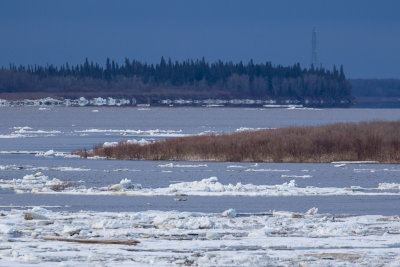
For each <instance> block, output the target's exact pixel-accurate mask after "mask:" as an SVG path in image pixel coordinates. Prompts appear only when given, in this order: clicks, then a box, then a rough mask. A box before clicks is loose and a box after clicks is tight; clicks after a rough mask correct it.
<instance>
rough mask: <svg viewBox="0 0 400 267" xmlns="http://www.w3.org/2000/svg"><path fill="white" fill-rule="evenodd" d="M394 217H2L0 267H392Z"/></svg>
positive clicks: (15, 212) (38, 213) (31, 213)
mask: <svg viewBox="0 0 400 267" xmlns="http://www.w3.org/2000/svg"><path fill="white" fill-rule="evenodd" d="M399 223H400V219H399V217H398V216H380V215H365V216H340V215H331V214H319V213H318V209H317V208H311V209H310V210H309V211H307V212H304V213H294V212H287V211H267V212H265V213H261V214H248V213H237V212H236V211H235V209H229V210H226V211H225V212H222V213H196V212H177V211H143V212H92V211H81V212H67V211H58V212H57V211H51V210H47V209H44V208H41V207H34V208H32V209H11V210H4V211H1V216H0V239H1V240H2V241H3V242H1V245H0V265H1V266H29V265H32V264H36V265H40V266H54V265H59V264H60V262H62V266H73V265H82V263H84V264H88V265H89V266H90V265H98V264H101V265H102V266H150V265H151V266H154V265H156V266H160V265H162V266H166V265H193V266H261V265H265V264H267V265H271V266H276V265H279V266H303V265H304V266H327V265H329V266H364V265H365V266H377V265H385V266H398V265H399V264H400V256H399V254H400V252H399V247H400V245H399V241H398V236H399V233H400V228H399Z"/></svg>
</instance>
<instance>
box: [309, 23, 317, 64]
mask: <svg viewBox="0 0 400 267" xmlns="http://www.w3.org/2000/svg"><path fill="white" fill-rule="evenodd" d="M311 47H312V51H311V64H312V65H313V66H314V68H316V67H317V66H318V59H317V29H316V28H315V27H314V29H313V31H312V40H311Z"/></svg>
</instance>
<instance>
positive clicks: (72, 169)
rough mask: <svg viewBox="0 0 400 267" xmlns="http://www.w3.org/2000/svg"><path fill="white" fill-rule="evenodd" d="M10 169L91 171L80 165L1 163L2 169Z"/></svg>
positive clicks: (0, 167)
mask: <svg viewBox="0 0 400 267" xmlns="http://www.w3.org/2000/svg"><path fill="white" fill-rule="evenodd" d="M8 170H21V171H62V172H74V171H77V172H86V171H90V169H87V168H79V167H39V166H38V167H35V166H31V165H15V164H11V165H0V171H8Z"/></svg>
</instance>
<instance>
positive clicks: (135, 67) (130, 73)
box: [0, 57, 351, 104]
mask: <svg viewBox="0 0 400 267" xmlns="http://www.w3.org/2000/svg"><path fill="white" fill-rule="evenodd" d="M24 92H25V93H32V92H49V93H53V94H56V95H59V96H71V95H73V94H77V93H86V95H87V94H88V93H89V94H90V93H93V95H95V94H98V93H102V94H107V95H109V96H121V95H124V96H142V97H148V98H150V99H153V98H155V99H157V98H165V97H167V98H168V97H171V98H176V97H180V98H235V97H252V98H265V99H267V98H271V99H279V98H285V99H297V100H300V101H304V100H305V99H311V100H324V101H325V102H329V103H332V104H334V103H340V102H342V103H344V102H348V103H349V102H351V85H350V83H349V81H348V80H347V79H346V77H345V74H344V71H343V66H340V67H339V68H336V66H334V67H333V70H327V69H324V68H322V67H321V68H314V67H313V66H311V68H302V67H300V64H295V65H293V66H288V67H284V66H281V65H276V66H274V65H272V63H271V62H266V63H257V64H256V63H254V62H253V61H252V60H251V61H250V62H248V63H247V64H244V63H243V62H239V63H233V62H223V61H217V62H214V63H209V62H206V61H205V59H204V58H203V59H201V60H186V61H181V62H178V61H174V62H173V61H172V60H171V59H168V60H165V59H164V58H163V57H162V58H161V61H160V63H158V64H155V65H154V64H147V63H142V62H140V61H137V60H130V59H125V61H124V63H123V64H119V63H118V62H115V61H114V60H110V59H107V60H106V64H105V66H101V65H99V64H98V63H94V62H89V60H88V59H86V60H85V62H84V63H83V64H78V65H70V64H68V63H66V64H64V65H61V66H55V65H46V66H38V65H33V66H32V65H28V66H15V65H10V66H9V67H7V68H5V67H3V68H2V69H1V70H0V93H24Z"/></svg>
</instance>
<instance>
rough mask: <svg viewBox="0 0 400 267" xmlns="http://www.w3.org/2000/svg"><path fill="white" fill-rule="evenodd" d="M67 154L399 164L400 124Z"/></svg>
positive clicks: (199, 138)
mask: <svg viewBox="0 0 400 267" xmlns="http://www.w3.org/2000/svg"><path fill="white" fill-rule="evenodd" d="M73 153H74V154H77V155H80V156H81V157H93V156H99V157H106V158H114V159H128V160H176V161H230V162H287V163H291V162H310V163H311V162H314V163H323V162H333V161H377V162H381V163H400V122H399V121H396V122H394V121H393V122H388V121H374V122H360V123H335V124H328V125H322V126H312V127H310V126H309V127H286V128H279V129H263V130H256V131H245V132H239V133H232V134H221V135H195V136H187V137H180V138H170V139H165V140H161V141H156V142H153V143H150V144H145V145H143V144H132V143H129V142H125V141H123V142H119V143H118V144H116V145H113V146H104V145H98V146H95V147H94V148H93V149H92V150H87V149H80V150H77V151H74V152H73Z"/></svg>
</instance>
